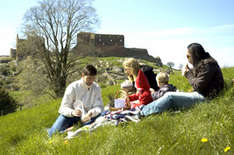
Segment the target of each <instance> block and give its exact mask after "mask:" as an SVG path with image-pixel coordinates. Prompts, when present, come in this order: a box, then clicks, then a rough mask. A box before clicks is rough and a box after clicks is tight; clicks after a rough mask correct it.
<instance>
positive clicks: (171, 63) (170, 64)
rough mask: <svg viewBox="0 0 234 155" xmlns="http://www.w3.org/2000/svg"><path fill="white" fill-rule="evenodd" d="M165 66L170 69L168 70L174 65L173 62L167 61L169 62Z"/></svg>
mask: <svg viewBox="0 0 234 155" xmlns="http://www.w3.org/2000/svg"><path fill="white" fill-rule="evenodd" d="M167 66H168V67H170V68H172V67H174V66H175V63H174V62H171V61H169V62H167Z"/></svg>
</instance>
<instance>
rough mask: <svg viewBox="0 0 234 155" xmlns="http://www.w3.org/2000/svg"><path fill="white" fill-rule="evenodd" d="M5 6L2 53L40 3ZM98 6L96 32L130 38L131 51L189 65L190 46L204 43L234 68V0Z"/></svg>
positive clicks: (99, 2) (102, 2) (28, 0)
mask: <svg viewBox="0 0 234 155" xmlns="http://www.w3.org/2000/svg"><path fill="white" fill-rule="evenodd" d="M1 3H2V4H1V6H4V8H3V9H1V10H0V16H1V24H0V33H1V34H0V36H4V37H2V39H1V40H2V41H1V42H3V43H4V44H3V43H1V44H3V46H1V47H0V55H2V54H9V48H10V47H14V46H15V45H14V44H15V37H16V33H17V32H19V31H20V24H21V22H22V20H21V19H22V17H23V15H24V13H25V12H26V10H27V9H28V8H30V7H31V6H32V5H35V3H36V0H35V1H33V0H24V1H20V2H19V1H17V0H8V1H6V2H1ZM93 6H94V7H95V8H96V11H97V14H98V16H99V18H100V25H99V26H98V27H97V28H96V29H95V32H96V33H107V34H109V33H111V34H124V36H125V46H126V47H136V48H146V49H147V50H148V52H149V54H151V55H153V56H160V57H161V59H162V61H163V63H166V62H168V61H173V62H175V63H176V64H177V65H178V64H184V63H185V62H186V58H185V54H186V47H187V45H188V44H190V43H192V42H198V43H201V44H202V45H203V46H204V48H205V49H206V50H207V51H208V52H209V53H210V54H211V55H212V56H213V57H214V58H215V59H217V60H218V62H219V64H220V65H221V66H234V61H233V60H234V11H233V10H234V1H233V0H189V1H188V0H187V1H186V0H145V1H142V0H96V1H94V3H93ZM3 38H4V39H3Z"/></svg>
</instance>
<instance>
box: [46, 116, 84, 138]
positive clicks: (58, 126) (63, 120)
mask: <svg viewBox="0 0 234 155" xmlns="http://www.w3.org/2000/svg"><path fill="white" fill-rule="evenodd" d="M79 120H80V117H66V116H63V115H61V114H60V115H59V116H58V118H57V119H56V121H55V122H54V124H53V125H52V127H51V128H50V129H48V135H49V137H51V136H52V135H53V134H54V133H55V132H56V131H59V132H63V131H64V130H66V129H67V128H69V127H71V126H72V125H73V124H75V123H77V122H78V121H79Z"/></svg>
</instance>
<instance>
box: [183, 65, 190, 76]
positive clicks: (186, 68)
mask: <svg viewBox="0 0 234 155" xmlns="http://www.w3.org/2000/svg"><path fill="white" fill-rule="evenodd" d="M189 71H190V68H189V66H188V64H186V65H185V67H184V68H183V69H182V75H183V76H185V74H186V73H187V72H189Z"/></svg>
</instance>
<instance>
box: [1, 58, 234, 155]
mask: <svg viewBox="0 0 234 155" xmlns="http://www.w3.org/2000/svg"><path fill="white" fill-rule="evenodd" d="M100 60H102V61H103V62H105V64H106V62H108V64H109V67H110V68H112V69H113V67H114V66H119V67H120V65H121V62H120V61H118V60H119V58H101V59H99V60H98V61H99V62H100ZM83 61H84V62H83V64H85V63H87V61H90V60H89V59H86V60H83ZM93 61H97V60H93ZM144 63H146V64H148V62H144ZM151 65H152V64H151ZM99 67H100V66H99ZM105 67H106V66H105ZM100 69H101V67H100V68H99V70H100ZM155 69H156V68H155ZM222 71H223V74H224V78H225V90H224V91H223V92H222V93H221V94H220V95H219V97H218V98H216V99H214V100H212V101H211V102H209V103H208V102H205V103H204V104H200V105H197V106H195V107H193V108H191V109H187V110H181V111H176V112H165V113H163V114H160V115H153V116H149V117H146V118H143V119H142V121H141V122H139V123H132V122H130V123H128V124H122V125H120V126H118V127H113V126H107V127H101V128H99V129H97V130H96V131H94V132H92V133H82V134H80V135H79V136H78V137H77V138H74V139H72V140H69V141H67V140H64V137H65V136H66V135H65V134H64V135H56V136H55V137H53V138H52V139H49V138H48V137H47V135H46V132H45V128H48V127H50V126H51V125H52V123H53V122H54V121H55V119H56V117H57V116H58V113H57V110H58V108H59V106H60V102H61V99H56V100H52V99H50V98H46V97H45V98H44V97H42V96H39V97H36V98H33V99H31V100H30V101H31V102H33V104H32V106H29V107H27V108H25V109H23V110H22V111H17V112H15V113H11V114H8V115H6V116H1V117H0V154H204V155H206V154H233V153H234V152H233V144H234V134H233V132H234V123H233V122H234V87H233V84H232V79H233V77H234V68H223V69H222ZM73 78H74V77H73ZM70 80H72V77H71V79H70ZM120 81H121V80H120ZM120 81H116V85H108V84H102V96H103V100H104V103H105V104H107V103H108V101H109V100H108V97H107V96H108V95H114V93H115V92H116V91H117V90H118V89H119V85H118V84H119V82H120ZM170 83H172V84H173V85H175V86H176V87H177V88H178V89H179V90H181V91H189V90H190V89H191V87H190V86H189V84H188V82H187V81H186V79H185V78H184V77H182V76H181V73H180V72H179V71H175V72H174V74H171V75H170ZM26 92H27V93H26ZM12 94H13V95H14V97H15V98H16V100H21V101H23V100H24V99H25V98H26V97H27V95H29V96H30V93H28V91H24V92H12ZM202 139H205V140H206V139H207V141H203V142H202ZM228 147H230V150H228V151H227V152H224V150H225V148H228ZM226 150H227V149H226Z"/></svg>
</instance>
